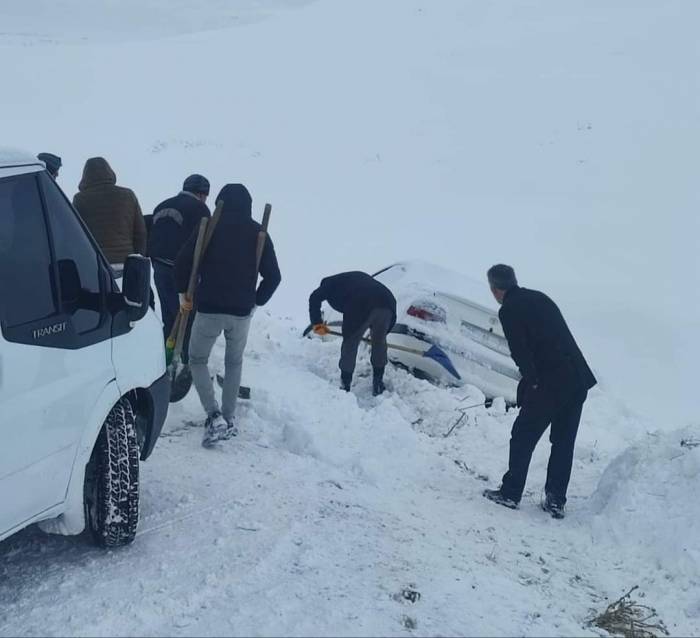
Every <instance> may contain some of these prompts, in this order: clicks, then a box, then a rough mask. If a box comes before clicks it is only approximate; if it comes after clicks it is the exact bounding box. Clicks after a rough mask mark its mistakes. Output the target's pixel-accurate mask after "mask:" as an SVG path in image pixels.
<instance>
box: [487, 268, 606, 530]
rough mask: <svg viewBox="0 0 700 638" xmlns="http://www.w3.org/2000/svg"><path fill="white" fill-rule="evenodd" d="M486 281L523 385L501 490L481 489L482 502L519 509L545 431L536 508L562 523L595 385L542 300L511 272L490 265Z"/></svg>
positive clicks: (559, 319)
mask: <svg viewBox="0 0 700 638" xmlns="http://www.w3.org/2000/svg"><path fill="white" fill-rule="evenodd" d="M487 277H488V282H489V285H490V287H491V292H492V293H493V296H494V297H495V298H496V301H497V302H498V303H499V304H500V305H501V308H500V310H499V313H498V316H499V319H500V320H501V325H502V326H503V332H504V334H505V336H506V339H507V340H508V346H509V348H510V352H511V356H512V357H513V361H515V363H516V365H517V366H518V368H519V370H520V374H521V375H522V379H521V380H520V383H519V384H518V392H517V404H518V406H519V407H520V414H519V415H518V417H517V418H516V419H515V423H513V430H512V433H511V439H510V457H509V460H508V471H507V472H506V473H505V475H504V476H503V481H502V484H501V487H500V488H499V489H497V490H485V491H484V496H485V497H486V498H488V499H490V500H492V501H494V502H496V503H498V504H499V505H504V506H505V507H510V508H511V509H516V508H517V507H518V504H519V503H520V498H521V496H522V493H523V490H524V488H525V480H526V479H527V471H528V467H529V465H530V459H531V458H532V453H533V451H534V450H535V446H536V445H537V443H538V441H539V440H540V437H541V436H542V434H543V433H544V431H545V430H546V429H547V427H549V426H551V429H550V434H549V439H550V441H551V443H552V450H551V453H550V456H549V465H548V466H547V482H546V484H545V498H544V500H543V501H542V508H543V509H544V510H545V511H547V512H549V513H550V514H551V515H552V516H553V517H554V518H563V517H564V506H565V504H566V490H567V487H568V485H569V478H570V477H571V465H572V462H573V457H574V443H575V441H576V434H577V432H578V426H579V421H580V420H581V411H582V409H583V404H584V402H585V400H586V396H587V393H588V390H590V389H591V388H592V387H593V386H594V385H595V384H596V379H595V377H594V376H593V373H592V372H591V369H590V368H589V367H588V364H587V363H586V360H585V359H584V357H583V354H582V353H581V350H580V349H579V347H578V345H577V344H576V341H575V340H574V337H573V335H572V334H571V332H570V331H569V328H568V326H567V325H566V321H565V320H564V317H563V316H562V314H561V312H560V311H559V308H558V307H557V306H556V304H555V303H554V302H553V301H552V300H551V299H550V298H549V297H547V295H545V294H543V293H541V292H538V291H536V290H528V289H526V288H520V287H519V286H518V281H517V279H516V277H515V271H514V270H513V268H511V267H510V266H506V265H503V264H498V265H496V266H492V267H491V268H490V269H489V271H488V274H487Z"/></svg>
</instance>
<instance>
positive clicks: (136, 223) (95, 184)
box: [73, 157, 146, 264]
mask: <svg viewBox="0 0 700 638" xmlns="http://www.w3.org/2000/svg"><path fill="white" fill-rule="evenodd" d="M116 183H117V176H116V175H115V174H114V171H113V170H112V168H111V167H110V165H109V164H108V163H107V160H106V159H104V158H103V157H91V158H90V159H89V160H88V161H87V162H85V168H83V178H82V179H81V180H80V184H79V186H78V189H79V191H80V192H78V193H76V195H75V197H74V198H73V205H74V206H75V208H76V210H77V211H78V213H80V216H81V217H82V218H83V221H84V222H85V224H86V225H87V227H88V228H89V229H90V232H91V233H92V235H93V237H94V238H95V240H96V241H97V243H98V244H99V245H100V248H102V252H104V254H105V256H106V257H107V259H108V260H109V263H110V264H122V263H124V261H126V258H127V257H128V256H129V255H131V254H134V253H138V254H140V255H145V254H146V224H145V222H144V220H143V214H142V213H141V207H140V206H139V202H138V200H137V199H136V195H135V194H134V192H133V191H132V190H130V189H128V188H123V187H122V186H117V185H116Z"/></svg>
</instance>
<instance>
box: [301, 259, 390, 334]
mask: <svg viewBox="0 0 700 638" xmlns="http://www.w3.org/2000/svg"><path fill="white" fill-rule="evenodd" d="M324 301H327V302H328V303H329V304H330V306H331V308H334V309H335V310H337V311H338V312H342V313H343V334H346V335H352V334H354V333H356V332H357V331H358V330H359V329H360V328H361V327H362V324H363V323H364V322H365V321H366V320H367V317H369V313H370V312H371V311H372V310H374V309H375V308H386V309H388V310H391V311H392V313H393V319H392V322H391V325H392V327H393V325H394V324H395V323H396V299H395V298H394V295H392V294H391V290H389V289H388V288H387V287H386V286H385V285H384V284H382V283H380V282H378V281H377V280H376V279H374V278H373V277H371V276H370V275H368V274H367V273H364V272H358V271H353V272H344V273H340V274H339V275H333V276H332V277H326V278H325V279H323V280H322V281H321V285H320V286H319V287H318V288H317V289H316V290H314V291H313V292H312V293H311V296H310V297H309V317H310V319H311V323H312V324H313V325H316V324H318V323H321V321H323V318H322V316H321V304H322V303H323V302H324Z"/></svg>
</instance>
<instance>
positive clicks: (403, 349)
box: [328, 330, 425, 357]
mask: <svg viewBox="0 0 700 638" xmlns="http://www.w3.org/2000/svg"><path fill="white" fill-rule="evenodd" d="M328 334H329V335H333V336H334V337H342V336H343V333H342V332H337V331H336V330H329V331H328ZM362 341H364V342H365V343H372V340H371V339H368V338H367V337H362ZM386 347H387V348H391V349H392V350H400V351H401V352H408V353H410V354H417V355H418V356H420V357H423V356H425V352H424V351H423V350H418V349H417V348H409V347H408V346H400V345H398V344H394V343H387V344H386Z"/></svg>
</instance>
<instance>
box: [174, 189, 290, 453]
mask: <svg viewBox="0 0 700 638" xmlns="http://www.w3.org/2000/svg"><path fill="white" fill-rule="evenodd" d="M216 201H217V203H218V202H219V201H221V202H222V209H221V218H220V219H219V222H218V224H217V226H216V228H215V230H214V234H213V235H212V238H211V242H210V243H209V245H208V247H207V250H206V253H204V256H203V258H202V262H201V264H200V267H199V273H198V274H199V276H198V282H197V287H196V291H195V295H194V296H195V298H196V299H197V316H196V317H195V320H194V324H193V325H192V336H191V338H190V348H189V354H190V370H191V371H192V379H193V381H194V385H195V388H196V389H197V394H198V395H199V399H200V401H201V402H202V407H203V408H204V410H205V412H206V414H207V419H206V422H205V429H204V438H203V440H202V445H203V446H204V447H209V446H211V445H213V444H214V443H216V442H217V441H220V440H226V439H229V438H231V437H232V436H235V435H236V434H237V433H238V430H237V428H236V425H235V412H236V399H237V398H238V390H239V388H240V385H241V372H242V366H243V352H244V350H245V346H246V342H247V340H248V331H249V329H250V321H251V318H252V315H253V311H254V309H255V307H256V306H264V305H265V304H266V303H267V302H268V301H269V300H270V298H271V297H272V295H273V294H274V292H275V290H276V289H277V287H278V286H279V284H280V281H281V280H282V277H281V275H280V269H279V265H278V264H277V257H276V255H275V249H274V246H273V243H272V239H271V238H270V236H269V235H267V237H266V240H265V246H264V249H263V252H262V256H261V260H260V266H259V268H256V261H257V254H256V248H257V242H258V233H259V232H260V230H261V228H262V227H261V226H260V224H258V223H257V222H255V221H253V219H252V213H251V210H252V200H251V197H250V193H249V192H248V190H247V189H246V187H245V186H243V185H242V184H227V185H226V186H224V187H223V188H222V189H221V192H220V193H219V195H218V196H217V198H216ZM196 240H197V232H194V233H193V234H192V236H191V237H190V239H189V240H188V241H187V243H186V244H185V246H183V248H182V250H181V251H180V253H179V254H178V256H177V259H176V261H175V282H176V284H177V289H178V292H179V293H181V305H182V307H183V309H185V310H191V309H192V306H191V302H188V301H186V300H185V298H184V292H185V291H186V290H187V285H188V282H189V278H190V272H191V271H192V262H193V259H194V249H195V243H196ZM258 272H259V273H260V275H262V281H261V282H260V285H259V286H257V281H258ZM222 332H223V333H224V337H225V339H226V355H225V375H224V382H223V392H222V398H221V407H219V404H218V403H217V401H216V398H215V396H214V384H213V381H212V378H211V377H210V376H209V368H208V363H209V355H210V354H211V350H212V348H213V346H214V343H215V341H216V339H217V338H218V337H219V335H220V334H221V333H222Z"/></svg>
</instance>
